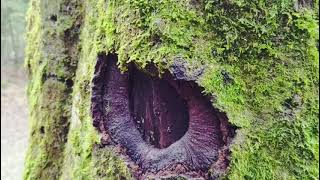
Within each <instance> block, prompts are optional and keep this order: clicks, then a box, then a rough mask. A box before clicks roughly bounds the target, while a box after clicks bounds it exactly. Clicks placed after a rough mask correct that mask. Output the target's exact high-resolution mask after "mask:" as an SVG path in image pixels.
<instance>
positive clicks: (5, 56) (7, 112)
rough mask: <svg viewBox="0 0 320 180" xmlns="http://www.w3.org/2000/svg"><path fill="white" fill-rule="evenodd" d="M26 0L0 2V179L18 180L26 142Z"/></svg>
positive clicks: (4, 0)
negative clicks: (24, 63) (24, 64)
mask: <svg viewBox="0 0 320 180" xmlns="http://www.w3.org/2000/svg"><path fill="white" fill-rule="evenodd" d="M28 1H29V0H1V179H5V180H6V179H8V180H15V179H22V172H23V163H24V156H25V152H26V149H27V143H28V120H27V112H28V111H27V103H26V92H25V91H26V81H27V77H26V73H25V69H24V66H23V62H24V48H25V39H24V35H25V25H26V19H25V18H26V11H27V9H28V4H29V3H28Z"/></svg>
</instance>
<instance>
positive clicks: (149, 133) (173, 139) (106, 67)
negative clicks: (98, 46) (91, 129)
mask: <svg viewBox="0 0 320 180" xmlns="http://www.w3.org/2000/svg"><path fill="white" fill-rule="evenodd" d="M116 63H117V56H116V55H115V54H108V55H105V54H100V55H99V56H98V59H97V64H96V67H95V74H94V78H93V82H92V83H93V87H92V98H91V102H92V104H91V111H92V116H93V125H94V126H95V127H96V128H97V129H98V130H99V132H100V133H102V137H105V138H104V140H103V141H102V143H105V144H109V145H110V146H114V145H118V146H120V147H121V148H123V149H125V151H122V153H123V154H124V155H126V156H129V157H130V159H131V161H132V162H134V164H136V165H138V166H139V168H138V169H139V172H138V170H134V171H136V172H133V173H134V175H135V176H137V177H140V178H141V177H143V176H150V175H159V176H162V175H178V174H184V175H188V176H191V177H203V178H209V176H208V170H209V169H210V168H213V170H217V171H219V172H221V171H225V170H226V168H227V167H228V164H229V154H230V153H229V145H230V143H231V140H232V138H233V137H234V134H235V128H234V127H233V126H231V125H230V124H229V123H228V119H227V116H226V115H225V113H222V112H219V110H218V109H216V108H214V107H212V104H211V102H210V100H209V98H208V97H206V96H204V95H203V94H202V93H201V92H202V90H201V88H200V87H199V86H197V84H196V83H195V82H192V81H186V80H176V79H175V77H173V76H172V75H171V74H170V73H169V72H166V73H164V74H163V77H162V78H159V77H157V76H152V75H150V74H151V73H146V72H142V71H141V70H139V69H138V68H136V67H135V66H134V65H133V64H131V65H129V67H128V71H127V72H124V73H121V72H120V70H119V69H118V67H117V64H116ZM173 74H174V73H173ZM106 137H107V138H106ZM106 139H107V140H106ZM106 141H107V142H106Z"/></svg>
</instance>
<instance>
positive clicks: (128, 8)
mask: <svg viewBox="0 0 320 180" xmlns="http://www.w3.org/2000/svg"><path fill="white" fill-rule="evenodd" d="M27 18H28V27H27V28H28V33H27V43H28V46H27V49H26V66H27V67H28V70H29V77H30V82H29V87H28V96H29V106H30V128H31V131H30V142H29V143H30V145H29V151H28V153H27V157H26V164H25V174H24V178H25V179H120V178H125V179H132V178H134V177H132V175H131V172H130V170H129V168H127V166H126V164H125V162H124V161H123V159H121V158H120V157H119V156H117V154H116V153H114V152H115V151H116V150H114V149H112V148H111V147H110V148H109V147H104V148H102V147H101V146H99V143H100V142H99V141H100V137H99V136H100V135H99V133H98V132H97V131H96V130H95V129H94V127H93V124H92V118H91V115H90V97H91V85H92V84H91V81H92V78H93V73H94V67H95V63H96V58H97V56H98V54H99V53H101V52H106V53H108V52H112V53H113V52H116V53H117V54H118V58H119V62H118V63H119V67H120V68H121V69H122V70H126V65H127V64H128V63H129V62H134V63H135V64H137V65H138V66H139V67H141V68H144V67H145V66H146V65H147V64H149V63H154V64H155V65H156V67H158V69H159V70H160V71H164V70H166V69H169V67H170V66H171V65H172V64H174V63H176V62H180V61H182V62H183V63H185V64H186V65H187V68H186V71H187V72H186V73H187V74H188V75H190V76H192V74H193V73H194V70H195V69H199V68H202V67H205V72H204V75H203V76H201V78H199V79H197V83H198V84H199V85H200V86H202V87H204V89H205V92H204V93H207V94H208V95H210V96H213V97H215V99H216V101H215V102H213V105H214V106H215V107H218V108H219V109H221V110H222V111H224V112H225V113H226V114H227V116H228V118H229V121H230V122H231V123H233V124H234V125H236V126H238V127H239V130H238V131H237V135H236V138H235V140H234V142H233V145H232V149H231V153H232V154H231V164H230V167H229V169H228V171H227V172H226V177H228V178H229V179H318V178H319V171H318V165H319V151H318V148H319V143H318V140H319V135H318V134H319V119H318V114H319V113H318V109H319V105H318V103H319V88H318V85H319V61H318V58H319V49H318V48H319V44H318V35H319V33H318V32H319V26H318V20H319V9H318V1H317V0H315V1H296V0H293V1H291V0H277V1H267V0H254V1H242V0H229V1H209V0H208V1H207V0H199V1H195V0H181V1H176V0H164V1H159V0H156V1H153V0H86V1H82V0H80V1H79V0H57V1H50V0H32V1H31V3H30V9H29V13H28V17H27ZM211 171H212V172H211V173H212V174H217V175H221V173H220V172H217V171H216V170H215V169H214V168H212V169H211Z"/></svg>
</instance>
